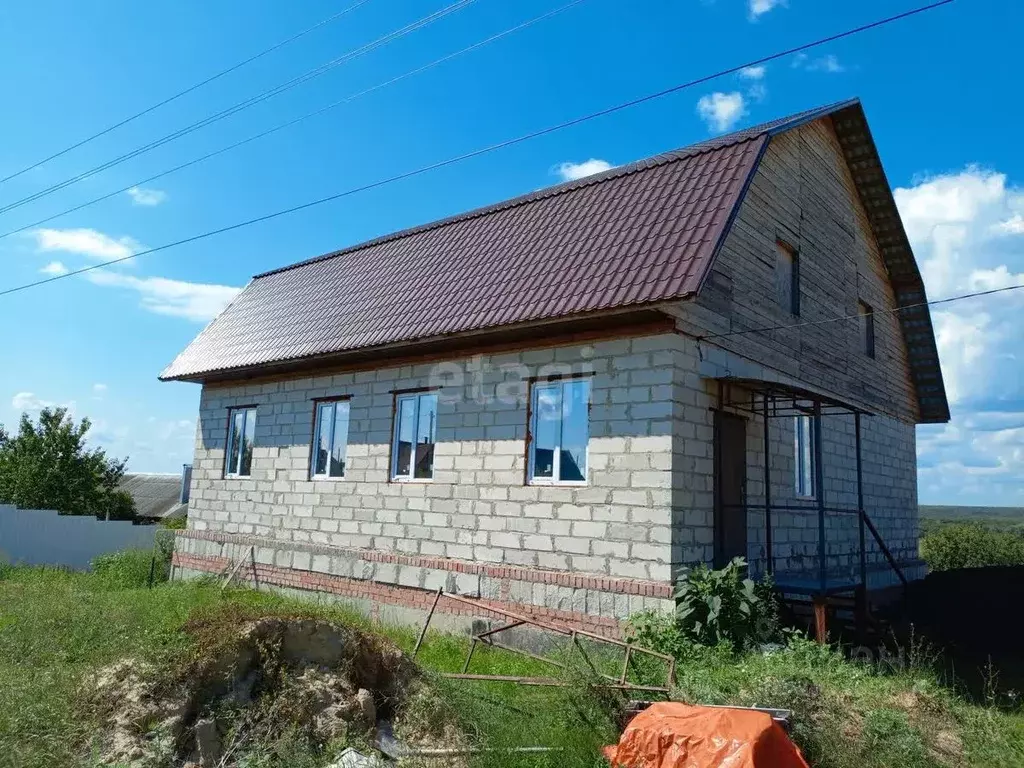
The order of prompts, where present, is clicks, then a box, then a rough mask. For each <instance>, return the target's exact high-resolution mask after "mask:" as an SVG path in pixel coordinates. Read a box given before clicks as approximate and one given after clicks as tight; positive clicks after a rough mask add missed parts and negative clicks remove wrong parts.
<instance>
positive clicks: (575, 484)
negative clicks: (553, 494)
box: [526, 479, 589, 488]
mask: <svg viewBox="0 0 1024 768" xmlns="http://www.w3.org/2000/svg"><path fill="white" fill-rule="evenodd" d="M526 484H527V485H537V486H555V487H559V488H561V487H567V488H583V487H586V486H587V485H589V483H588V482H587V481H586V480H544V479H534V480H530V481H528V482H527V483H526Z"/></svg>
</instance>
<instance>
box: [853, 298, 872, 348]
mask: <svg viewBox="0 0 1024 768" xmlns="http://www.w3.org/2000/svg"><path fill="white" fill-rule="evenodd" d="M857 310H858V312H859V314H860V338H861V343H862V344H863V349H864V354H865V355H867V356H868V357H870V358H874V356H875V310H873V309H872V308H871V306H870V305H869V304H866V303H864V302H863V301H858V302H857Z"/></svg>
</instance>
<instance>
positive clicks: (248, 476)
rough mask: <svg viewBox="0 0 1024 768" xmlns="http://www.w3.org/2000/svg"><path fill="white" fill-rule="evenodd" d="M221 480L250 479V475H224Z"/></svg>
mask: <svg viewBox="0 0 1024 768" xmlns="http://www.w3.org/2000/svg"><path fill="white" fill-rule="evenodd" d="M221 480H252V475H224V476H222V477H221Z"/></svg>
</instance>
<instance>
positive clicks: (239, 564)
mask: <svg viewBox="0 0 1024 768" xmlns="http://www.w3.org/2000/svg"><path fill="white" fill-rule="evenodd" d="M249 552H252V547H249ZM244 563H245V556H244V555H243V556H242V557H240V558H238V562H237V563H235V567H234V568H232V569H231V573H229V574H228V577H227V578H226V579H224V583H223V584H221V585H220V591H221V592H223V591H224V590H225V589H227V588H228V584H230V583H231V582H232V581H234V579H235V576H236V575H237V574H238V571H239V570H240V569H241V567H242V565H243V564H244Z"/></svg>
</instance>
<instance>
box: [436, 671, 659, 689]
mask: <svg viewBox="0 0 1024 768" xmlns="http://www.w3.org/2000/svg"><path fill="white" fill-rule="evenodd" d="M441 677H446V678H449V679H451V680H480V681H483V682H492V683H515V684H516V685H530V686H549V687H552V688H565V687H567V686H570V685H572V683H568V682H566V681H564V680H555V679H554V678H549V677H517V676H516V675H478V674H465V673H462V674H460V673H456V672H449V673H446V674H443V675H441ZM593 687H594V688H608V689H614V690H622V691H658V692H660V693H667V692H668V690H669V689H668V688H666V687H665V686H662V685H634V684H633V683H624V684H623V683H607V684H601V685H595V686H593Z"/></svg>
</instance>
